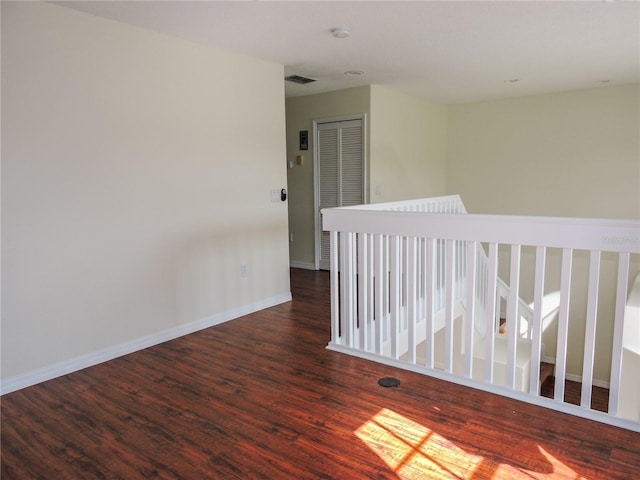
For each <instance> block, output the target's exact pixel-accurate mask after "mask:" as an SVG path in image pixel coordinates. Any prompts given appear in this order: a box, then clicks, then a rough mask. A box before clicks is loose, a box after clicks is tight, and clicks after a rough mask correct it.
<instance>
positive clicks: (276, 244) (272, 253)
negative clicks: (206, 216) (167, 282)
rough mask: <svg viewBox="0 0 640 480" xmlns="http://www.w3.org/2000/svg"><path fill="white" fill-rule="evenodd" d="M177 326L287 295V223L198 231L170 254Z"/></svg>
mask: <svg viewBox="0 0 640 480" xmlns="http://www.w3.org/2000/svg"><path fill="white" fill-rule="evenodd" d="M173 254H174V255H175V259H174V262H172V263H173V265H174V266H173V270H174V271H173V272H171V275H173V276H174V278H175V288H174V289H173V291H174V292H175V294H176V295H177V296H178V298H177V301H176V305H177V308H178V309H179V312H178V315H177V318H176V323H183V322H190V321H194V320H200V319H203V318H206V317H208V316H211V315H212V313H213V314H215V313H219V312H225V311H229V310H233V309H236V308H239V307H242V306H247V305H251V304H255V303H256V302H261V301H264V300H265V299H269V298H271V297H275V296H278V295H283V294H285V293H288V292H289V291H290V285H289V255H288V242H287V224H286V219H285V220H284V221H280V222H278V223H274V222H264V223H263V224H262V225H256V224H252V225H250V226H249V225H247V226H246V227H243V226H242V225H234V226H233V227H232V228H215V227H212V228H211V229H209V230H206V231H201V232H199V233H197V234H195V235H193V236H191V238H190V239H189V240H188V241H186V242H185V241H182V242H180V243H179V244H178V245H177V246H176V248H175V249H174V252H173Z"/></svg>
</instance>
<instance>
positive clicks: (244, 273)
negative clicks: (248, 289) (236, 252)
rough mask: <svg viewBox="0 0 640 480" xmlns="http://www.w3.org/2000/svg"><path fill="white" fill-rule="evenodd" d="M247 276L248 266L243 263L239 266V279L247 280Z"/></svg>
mask: <svg viewBox="0 0 640 480" xmlns="http://www.w3.org/2000/svg"><path fill="white" fill-rule="evenodd" d="M248 276H249V265H247V264H246V263H243V264H242V265H240V277H241V278H247V277H248Z"/></svg>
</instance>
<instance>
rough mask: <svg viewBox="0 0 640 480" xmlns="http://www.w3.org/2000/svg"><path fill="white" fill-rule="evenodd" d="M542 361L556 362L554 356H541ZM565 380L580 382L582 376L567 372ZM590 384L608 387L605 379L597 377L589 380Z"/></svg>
mask: <svg viewBox="0 0 640 480" xmlns="http://www.w3.org/2000/svg"><path fill="white" fill-rule="evenodd" d="M542 361H543V362H544V363H552V364H554V365H555V364H556V359H555V358H554V357H542ZM564 377H565V378H566V379H567V380H571V381H572V382H578V383H582V376H581V375H573V374H571V373H567V374H565V376H564ZM591 384H592V385H593V386H594V387H602V388H609V382H607V381H606V380H598V379H597V378H594V379H593V382H591Z"/></svg>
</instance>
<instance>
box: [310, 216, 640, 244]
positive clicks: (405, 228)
mask: <svg viewBox="0 0 640 480" xmlns="http://www.w3.org/2000/svg"><path fill="white" fill-rule="evenodd" d="M386 213H387V211H385V210H382V209H379V210H372V209H369V208H362V207H360V208H358V207H342V208H328V209H323V210H322V215H323V229H324V230H330V231H337V232H341V231H344V232H353V233H370V234H374V235H375V234H378V235H400V236H408V237H428V238H440V239H444V240H462V241H476V242H488V243H501V244H512V245H527V246H545V247H550V248H573V249H584V250H601V251H609V252H628V253H640V220H624V219H620V220H619V219H592V218H571V217H536V216H516V215H483V214H466V215H464V216H461V215H459V214H449V213H427V212H409V211H396V212H395V214H394V215H393V216H388V215H387V214H386ZM603 232H604V233H603Z"/></svg>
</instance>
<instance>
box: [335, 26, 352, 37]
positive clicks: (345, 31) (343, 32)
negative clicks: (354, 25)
mask: <svg viewBox="0 0 640 480" xmlns="http://www.w3.org/2000/svg"><path fill="white" fill-rule="evenodd" d="M331 35H333V38H347V37H348V36H349V35H351V30H350V29H349V28H347V27H336V28H332V29H331Z"/></svg>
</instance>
